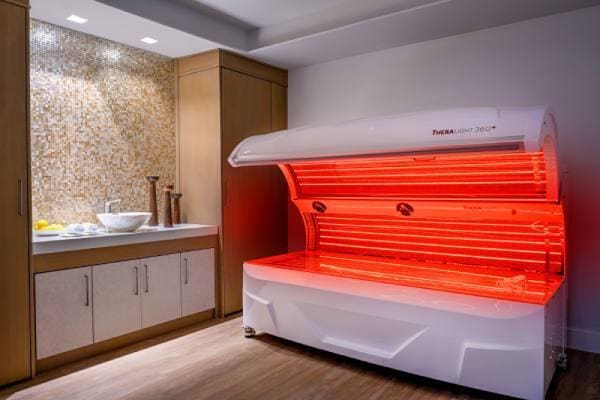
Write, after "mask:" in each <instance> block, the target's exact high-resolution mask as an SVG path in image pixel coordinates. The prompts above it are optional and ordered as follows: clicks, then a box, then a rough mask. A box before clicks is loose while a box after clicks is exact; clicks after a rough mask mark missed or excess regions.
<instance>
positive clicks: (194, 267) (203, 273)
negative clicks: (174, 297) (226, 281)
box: [181, 249, 215, 317]
mask: <svg viewBox="0 0 600 400" xmlns="http://www.w3.org/2000/svg"><path fill="white" fill-rule="evenodd" d="M211 308H215V250H214V249H205V250H196V251H190V252H187V253H181V311H182V315H183V316H184V317H185V316H186V315H191V314H195V313H198V312H201V311H205V310H210V309H211Z"/></svg>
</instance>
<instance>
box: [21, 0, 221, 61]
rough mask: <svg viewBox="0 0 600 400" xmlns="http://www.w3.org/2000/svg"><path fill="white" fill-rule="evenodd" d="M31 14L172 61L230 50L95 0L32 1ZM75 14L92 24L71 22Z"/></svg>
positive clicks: (33, 16) (36, 17)
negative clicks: (145, 38) (68, 18)
mask: <svg viewBox="0 0 600 400" xmlns="http://www.w3.org/2000/svg"><path fill="white" fill-rule="evenodd" d="M30 14H31V17H32V18H35V19H39V20H42V21H46V22H50V23H52V24H55V25H59V26H64V27H66V28H69V29H74V30H77V31H80V32H84V33H88V34H90V35H94V36H98V37H102V38H105V39H109V40H113V41H115V42H119V43H124V44H126V45H129V46H133V47H138V48H142V49H145V50H150V51H152V52H155V53H158V54H162V55H165V56H168V57H181V56H184V55H189V54H194V53H199V52H203V51H207V50H211V49H215V48H218V47H226V46H224V45H222V44H220V43H215V42H211V41H209V40H206V39H205V38H203V37H200V36H195V35H191V34H188V33H184V32H181V31H179V30H177V29H173V28H171V27H169V26H165V25H161V24H157V23H155V22H153V21H150V20H148V19H145V18H141V17H138V16H136V15H133V14H130V13H127V12H124V11H121V10H118V9H116V8H113V7H110V6H107V5H105V4H102V3H98V2H96V1H94V0H31V11H30ZM72 14H75V15H78V16H80V17H83V18H86V19H87V20H88V21H87V22H86V23H85V24H75V23H73V22H69V21H67V20H66V18H67V17H68V16H70V15H72ZM146 36H149V37H151V38H154V39H157V40H158V42H157V43H155V44H152V45H150V44H146V43H143V42H141V41H140V39H142V38H144V37H146Z"/></svg>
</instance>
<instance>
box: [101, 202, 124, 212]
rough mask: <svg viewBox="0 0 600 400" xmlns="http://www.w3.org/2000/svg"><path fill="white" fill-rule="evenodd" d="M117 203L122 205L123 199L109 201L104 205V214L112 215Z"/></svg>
mask: <svg viewBox="0 0 600 400" xmlns="http://www.w3.org/2000/svg"><path fill="white" fill-rule="evenodd" d="M117 203H121V199H116V200H109V201H107V202H105V203H104V213H105V214H112V212H113V210H112V208H113V204H117Z"/></svg>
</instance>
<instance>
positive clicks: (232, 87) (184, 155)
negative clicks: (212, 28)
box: [177, 50, 287, 314]
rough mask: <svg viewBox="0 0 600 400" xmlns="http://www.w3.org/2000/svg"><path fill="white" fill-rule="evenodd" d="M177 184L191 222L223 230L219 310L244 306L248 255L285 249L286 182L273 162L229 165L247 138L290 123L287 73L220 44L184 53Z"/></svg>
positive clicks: (180, 66) (225, 311)
mask: <svg viewBox="0 0 600 400" xmlns="http://www.w3.org/2000/svg"><path fill="white" fill-rule="evenodd" d="M177 84H178V96H177V97H178V127H179V129H178V155H179V156H178V186H179V190H180V191H181V192H183V193H184V195H183V198H182V216H183V219H184V220H185V221H186V222H195V223H211V224H216V225H218V226H219V228H220V238H221V254H220V266H221V268H220V277H218V278H219V279H218V282H221V285H220V287H219V290H220V293H219V298H220V310H221V313H223V314H230V313H233V312H236V311H239V310H241V309H242V264H243V262H244V261H245V260H250V259H253V258H258V257H264V256H268V255H275V254H280V253H285V252H286V251H287V186H286V185H285V182H284V179H283V177H282V175H281V173H280V172H279V170H278V169H277V167H273V166H260V167H247V168H232V167H231V166H230V165H229V163H228V162H227V157H229V154H230V153H231V151H232V150H233V149H234V147H235V146H236V145H237V144H238V143H239V142H240V141H242V140H243V139H245V138H246V137H248V136H252V135H256V134H261V133H268V132H273V131H276V130H280V129H285V128H286V127H287V71H285V70H282V69H279V68H276V67H272V66H270V65H266V64H263V63H260V62H257V61H254V60H250V59H248V58H245V57H241V56H239V55H236V54H233V53H230V52H227V51H223V50H215V51H211V52H207V53H202V54H198V55H195V56H191V57H186V58H182V59H179V60H178V62H177Z"/></svg>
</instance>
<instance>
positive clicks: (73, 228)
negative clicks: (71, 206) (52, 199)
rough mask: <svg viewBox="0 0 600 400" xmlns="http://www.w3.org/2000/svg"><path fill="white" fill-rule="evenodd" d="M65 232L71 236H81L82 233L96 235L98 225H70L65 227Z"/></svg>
mask: <svg viewBox="0 0 600 400" xmlns="http://www.w3.org/2000/svg"><path fill="white" fill-rule="evenodd" d="M66 231H67V233H70V234H72V235H82V234H84V233H97V232H98V225H96V224H90V223H84V224H71V225H69V226H67V229H66Z"/></svg>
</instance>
